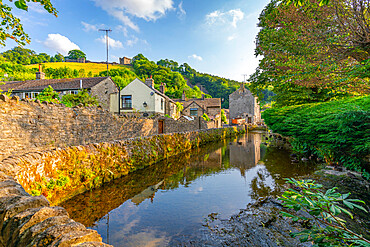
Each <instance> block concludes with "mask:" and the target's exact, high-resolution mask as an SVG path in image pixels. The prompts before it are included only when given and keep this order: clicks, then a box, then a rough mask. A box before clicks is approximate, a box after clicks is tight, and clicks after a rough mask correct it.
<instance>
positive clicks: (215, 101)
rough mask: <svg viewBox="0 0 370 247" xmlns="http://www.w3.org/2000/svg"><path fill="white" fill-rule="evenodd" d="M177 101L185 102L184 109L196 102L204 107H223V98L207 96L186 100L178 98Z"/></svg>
mask: <svg viewBox="0 0 370 247" xmlns="http://www.w3.org/2000/svg"><path fill="white" fill-rule="evenodd" d="M175 101H176V102H180V103H183V105H184V109H185V108H186V107H188V106H189V105H190V104H191V103H193V102H195V103H196V104H198V105H199V106H201V107H202V108H207V107H220V108H221V99H220V98H205V99H188V100H186V101H184V100H181V99H177V100H175Z"/></svg>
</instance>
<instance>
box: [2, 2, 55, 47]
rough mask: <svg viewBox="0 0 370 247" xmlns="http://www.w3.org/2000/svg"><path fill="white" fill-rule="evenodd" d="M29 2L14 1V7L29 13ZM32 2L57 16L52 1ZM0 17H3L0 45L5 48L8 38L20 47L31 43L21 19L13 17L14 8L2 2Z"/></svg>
mask: <svg viewBox="0 0 370 247" xmlns="http://www.w3.org/2000/svg"><path fill="white" fill-rule="evenodd" d="M29 2H30V0H16V1H14V5H15V6H16V7H17V8H18V9H21V10H25V11H27V10H28V3H29ZM32 2H36V3H39V4H41V6H43V7H44V9H45V10H46V11H47V12H49V13H50V14H53V15H54V16H57V13H58V12H57V10H56V9H55V8H54V6H53V5H52V4H51V0H32ZM0 15H1V17H2V22H1V24H0V25H1V26H0V44H1V45H2V46H5V41H6V40H7V39H8V38H10V39H13V40H14V41H15V42H17V44H19V45H25V44H26V43H30V38H29V36H28V35H27V34H26V33H25V32H24V30H23V25H22V23H21V21H20V19H19V18H17V17H15V16H14V15H13V13H12V7H11V6H9V5H8V4H4V3H3V2H2V1H0Z"/></svg>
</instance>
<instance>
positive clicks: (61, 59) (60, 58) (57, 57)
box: [54, 52, 65, 62]
mask: <svg viewBox="0 0 370 247" xmlns="http://www.w3.org/2000/svg"><path fill="white" fill-rule="evenodd" d="M54 60H55V62H64V60H65V59H64V56H63V55H62V54H60V53H59V52H58V53H57V54H55V56H54Z"/></svg>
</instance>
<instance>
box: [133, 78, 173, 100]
mask: <svg viewBox="0 0 370 247" xmlns="http://www.w3.org/2000/svg"><path fill="white" fill-rule="evenodd" d="M136 79H138V78H136ZM138 80H139V81H141V82H142V83H143V84H144V85H145V86H147V87H148V88H150V89H151V90H153V91H154V92H155V93H156V94H158V95H160V96H162V97H163V98H165V99H166V100H168V101H170V102H171V103H175V101H173V100H172V99H171V98H170V97H168V96H167V95H165V94H164V93H162V92H161V91H159V90H157V89H155V88H154V87H150V86H148V85H147V84H146V83H145V82H143V81H142V80H140V79H138Z"/></svg>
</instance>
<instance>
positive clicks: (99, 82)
mask: <svg viewBox="0 0 370 247" xmlns="http://www.w3.org/2000/svg"><path fill="white" fill-rule="evenodd" d="M44 76H45V74H44V73H43V72H37V73H36V78H37V79H36V80H29V81H12V82H5V84H3V85H0V89H1V90H3V91H4V92H8V91H9V90H12V91H11V92H12V95H15V96H18V97H19V98H20V99H24V98H29V99H34V98H36V96H37V95H38V94H39V93H40V92H42V91H43V90H44V89H45V88H47V87H48V86H51V87H52V88H53V89H54V91H56V92H57V93H59V97H60V98H61V97H62V96H63V95H66V94H77V93H78V91H79V90H81V89H86V90H87V91H88V92H89V94H90V95H91V96H94V97H96V98H97V100H98V101H99V104H100V106H101V107H102V108H104V109H106V110H109V108H110V105H111V103H110V98H111V94H116V93H118V87H117V86H116V84H115V83H114V82H113V80H112V79H111V78H110V77H90V78H67V79H44Z"/></svg>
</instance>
